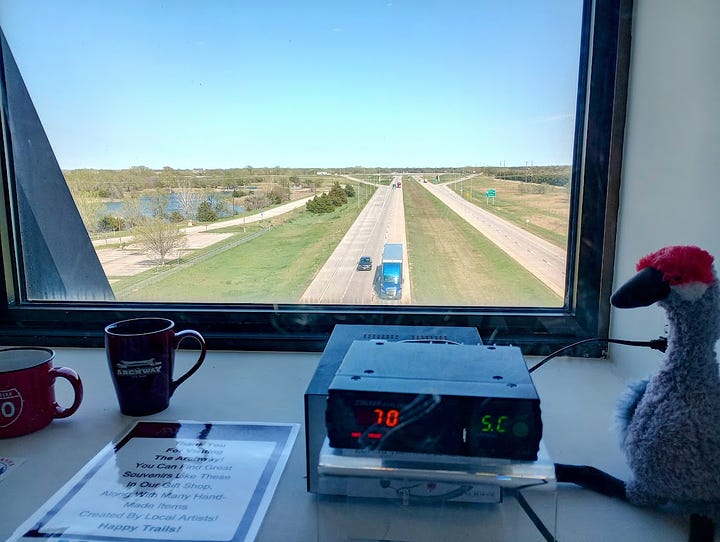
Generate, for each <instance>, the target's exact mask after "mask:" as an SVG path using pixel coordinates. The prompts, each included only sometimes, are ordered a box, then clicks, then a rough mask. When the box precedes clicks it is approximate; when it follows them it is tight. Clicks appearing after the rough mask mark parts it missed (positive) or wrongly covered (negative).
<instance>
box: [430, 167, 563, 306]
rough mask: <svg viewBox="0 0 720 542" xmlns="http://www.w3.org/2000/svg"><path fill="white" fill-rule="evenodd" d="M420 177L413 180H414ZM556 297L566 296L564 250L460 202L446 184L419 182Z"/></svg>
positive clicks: (457, 195)
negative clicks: (550, 290) (544, 285)
mask: <svg viewBox="0 0 720 542" xmlns="http://www.w3.org/2000/svg"><path fill="white" fill-rule="evenodd" d="M418 178H419V177H416V180H417V179H418ZM420 185H421V186H423V187H424V188H426V189H427V190H428V191H429V192H430V193H431V194H433V195H434V196H436V197H437V198H438V199H439V200H440V201H442V202H443V203H444V204H445V205H447V206H448V207H450V208H451V209H452V210H453V211H455V212H456V213H457V214H458V215H459V216H460V217H461V218H463V219H464V220H466V221H467V222H468V223H470V224H471V225H472V226H474V227H475V228H476V229H477V230H478V231H479V232H480V233H482V234H483V235H484V236H485V237H487V238H488V239H490V241H492V242H493V243H495V244H496V245H497V246H498V247H499V248H500V249H502V250H503V251H504V252H506V253H507V254H508V255H509V256H510V257H512V258H513V259H514V260H516V261H517V262H518V263H519V264H520V265H522V266H523V267H525V269H527V270H528V271H530V272H531V273H532V274H533V275H535V276H536V277H537V278H538V279H540V280H541V281H542V282H543V283H544V284H546V285H547V286H548V287H549V288H551V289H552V290H553V291H554V292H555V293H556V294H557V295H559V296H560V297H563V296H564V295H565V257H566V256H565V251H564V250H563V249H560V248H558V247H556V246H555V245H553V244H551V243H548V242H547V241H545V240H544V239H541V238H539V237H537V236H536V235H533V234H532V233H530V232H528V231H525V230H523V229H522V228H519V227H518V226H515V225H514V224H511V223H510V222H507V221H505V220H503V219H502V218H499V217H498V216H496V215H494V214H492V213H490V212H488V211H485V210H484V209H482V208H480V207H478V206H477V205H474V204H473V203H470V202H469V201H467V200H465V199H463V198H462V197H461V196H460V195H459V194H457V193H456V192H453V191H452V190H451V189H450V187H449V186H447V185H446V184H434V183H430V182H428V183H424V182H420Z"/></svg>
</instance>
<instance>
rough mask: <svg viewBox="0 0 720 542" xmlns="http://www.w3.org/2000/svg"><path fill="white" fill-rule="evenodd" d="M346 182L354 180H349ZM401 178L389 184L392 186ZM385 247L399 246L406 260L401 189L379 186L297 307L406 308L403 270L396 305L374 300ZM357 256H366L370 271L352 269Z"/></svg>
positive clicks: (406, 280)
mask: <svg viewBox="0 0 720 542" xmlns="http://www.w3.org/2000/svg"><path fill="white" fill-rule="evenodd" d="M349 179H350V180H356V179H352V178H349ZM398 179H401V177H397V178H396V179H394V180H393V182H396V181H397V180H398ZM385 243H402V244H403V247H404V248H405V259H406V260H407V242H406V235H405V214H404V206H403V200H402V189H399V188H390V187H386V186H379V187H378V188H377V190H376V191H375V194H374V195H373V196H372V198H370V201H368V203H367V204H366V205H365V208H364V209H363V210H362V211H361V212H360V214H359V216H358V218H357V219H356V220H355V222H354V223H353V225H352V226H351V228H350V229H349V230H348V232H347V233H346V234H345V236H344V237H343V239H342V240H341V241H340V243H339V244H338V246H337V247H336V249H335V250H334V251H333V252H332V254H331V255H330V257H329V258H328V260H327V261H326V262H325V264H324V265H323V266H322V268H320V269H319V270H318V272H317V274H316V275H315V277H314V279H313V281H312V283H311V284H310V286H309V287H308V288H307V289H306V291H305V292H304V293H303V295H302V297H301V298H300V303H320V304H322V303H338V304H359V305H373V304H398V303H402V304H408V303H410V302H411V294H410V290H411V289H410V279H409V273H408V272H407V266H404V267H403V275H404V278H403V297H402V299H401V300H399V301H395V300H383V299H380V298H379V297H378V295H377V294H378V292H377V280H378V278H379V277H378V273H379V267H378V266H379V264H380V262H381V260H382V250H383V246H384V245H385ZM360 256H370V257H371V258H372V260H373V269H372V271H358V270H357V269H356V266H357V262H358V260H359V259H360Z"/></svg>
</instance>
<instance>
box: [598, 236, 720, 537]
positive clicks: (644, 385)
mask: <svg viewBox="0 0 720 542" xmlns="http://www.w3.org/2000/svg"><path fill="white" fill-rule="evenodd" d="M637 271H638V273H637V275H635V276H634V277H633V278H632V279H630V280H629V281H628V282H627V283H625V284H624V285H623V286H622V287H621V288H620V289H619V290H618V291H617V292H615V294H614V295H613V296H612V298H611V303H612V304H613V305H614V306H615V307H618V308H632V307H642V306H648V305H651V304H653V303H657V304H658V305H659V306H660V307H662V308H663V309H664V310H665V312H666V313H667V318H668V322H669V327H668V346H667V350H666V352H665V355H664V358H663V360H662V365H661V367H660V369H659V370H658V371H657V373H655V374H654V375H653V376H652V377H651V378H649V379H647V380H644V381H642V382H639V383H637V384H635V385H633V386H631V387H630V388H629V389H628V392H627V395H626V397H624V398H623V400H622V401H621V403H620V405H619V408H618V419H619V425H620V437H621V445H622V447H623V449H624V451H625V455H626V457H627V460H628V464H629V466H630V468H631V470H632V474H633V476H632V479H631V480H629V481H628V482H627V484H626V496H627V498H628V500H629V501H630V502H632V503H634V504H638V505H648V506H651V505H658V506H659V505H664V504H670V505H673V506H675V507H677V508H679V509H680V510H682V511H684V512H687V513H690V514H692V515H693V516H692V517H693V520H694V521H695V522H696V523H697V522H698V521H705V522H706V524H709V526H710V527H709V528H710V529H712V528H713V525H714V522H716V521H717V520H718V519H719V518H720V374H719V373H718V363H717V358H716V354H715V343H716V342H717V340H718V338H720V290H719V289H718V278H717V275H716V274H715V270H714V269H713V257H712V256H711V255H710V254H708V253H707V252H706V251H704V250H702V249H700V248H698V247H694V246H669V247H665V248H662V249H660V250H658V251H657V252H654V253H652V254H649V255H647V256H645V257H644V258H642V259H641V260H640V261H639V262H638V264H637ZM705 529H706V531H707V529H708V527H707V526H706V527H705ZM691 533H692V529H691ZM709 540H712V533H710V538H709Z"/></svg>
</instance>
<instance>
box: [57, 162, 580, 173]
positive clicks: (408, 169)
mask: <svg viewBox="0 0 720 542" xmlns="http://www.w3.org/2000/svg"><path fill="white" fill-rule="evenodd" d="M166 167H167V168H170V169H172V170H178V171H208V170H230V169H247V168H248V167H250V168H252V169H263V170H264V169H303V170H304V169H310V170H313V171H326V170H337V169H382V170H393V172H395V171H397V172H398V173H422V172H424V171H427V170H441V169H448V170H452V169H483V168H493V169H517V168H523V169H524V168H553V167H572V164H571V163H570V164H522V165H511V166H504V165H503V166H495V165H492V164H485V165H479V166H478V165H474V166H473V165H466V166H438V167H434V166H425V167H419V168H418V167H406V166H403V167H395V166H357V165H356V166H343V167H328V166H324V167H320V166H317V167H313V166H311V167H303V166H248V165H245V166H230V167H173V166H162V167H152V166H146V165H144V164H138V165H133V166H128V167H120V168H107V167H101V168H98V167H74V168H65V167H61V168H60V169H62V170H63V171H78V170H93V171H122V170H126V169H127V170H130V169H135V168H146V169H149V170H150V171H162V170H163V169H165V168H166ZM384 173H389V172H388V171H385V172H384Z"/></svg>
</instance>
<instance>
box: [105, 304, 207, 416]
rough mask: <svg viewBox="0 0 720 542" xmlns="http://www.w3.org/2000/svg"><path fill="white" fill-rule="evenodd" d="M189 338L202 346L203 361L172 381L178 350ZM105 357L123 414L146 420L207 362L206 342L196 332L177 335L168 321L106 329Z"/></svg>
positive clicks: (128, 322) (126, 322) (122, 324)
mask: <svg viewBox="0 0 720 542" xmlns="http://www.w3.org/2000/svg"><path fill="white" fill-rule="evenodd" d="M187 338H193V339H195V340H196V341H197V342H198V343H200V357H199V358H198V360H197V361H196V362H195V364H194V365H193V366H192V367H191V368H190V370H189V371H187V372H186V373H185V374H184V375H182V376H181V377H180V378H178V379H177V380H173V378H172V377H173V369H174V367H175V350H176V349H177V348H178V347H179V346H180V343H181V342H182V341H183V340H184V339H187ZM105 353H106V355H107V360H108V364H109V366H110V374H111V375H112V380H113V384H114V386H115V392H116V393H117V398H118V403H119V404H120V411H121V412H122V413H123V414H125V415H127V416H146V415H148V414H155V413H156V412H160V411H162V410H165V409H166V408H167V407H168V405H169V404H170V397H172V395H173V393H174V392H175V390H176V389H177V387H178V386H179V385H180V384H182V383H183V382H185V381H186V380H187V379H188V378H190V377H191V376H192V375H193V374H194V373H195V371H197V370H198V369H199V368H200V365H201V364H202V362H203V361H204V360H205V354H206V353H207V349H206V346H205V339H203V337H202V335H200V333H198V332H197V331H195V330H192V329H186V330H183V331H178V332H176V331H175V322H173V321H172V320H168V319H166V318H133V319H131V320H123V321H121V322H115V323H114V324H110V325H109V326H107V327H106V328H105Z"/></svg>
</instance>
